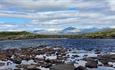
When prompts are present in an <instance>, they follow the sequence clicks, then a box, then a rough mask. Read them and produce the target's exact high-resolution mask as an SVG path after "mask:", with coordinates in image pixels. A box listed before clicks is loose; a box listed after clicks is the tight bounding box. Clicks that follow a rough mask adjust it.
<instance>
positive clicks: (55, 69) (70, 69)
mask: <svg viewBox="0 0 115 70" xmlns="http://www.w3.org/2000/svg"><path fill="white" fill-rule="evenodd" d="M74 69H75V67H74V66H73V65H71V64H58V65H54V66H52V67H51V68H50V70H74Z"/></svg>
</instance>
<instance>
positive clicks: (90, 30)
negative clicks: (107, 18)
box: [81, 27, 102, 33]
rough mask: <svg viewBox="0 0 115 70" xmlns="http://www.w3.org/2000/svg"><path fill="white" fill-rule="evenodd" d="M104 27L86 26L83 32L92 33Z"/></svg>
mask: <svg viewBox="0 0 115 70" xmlns="http://www.w3.org/2000/svg"><path fill="white" fill-rule="evenodd" d="M101 30H102V29H99V28H95V27H93V28H86V29H82V30H81V33H91V32H97V31H101Z"/></svg>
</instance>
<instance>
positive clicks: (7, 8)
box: [0, 0, 115, 31]
mask: <svg viewBox="0 0 115 70" xmlns="http://www.w3.org/2000/svg"><path fill="white" fill-rule="evenodd" d="M113 11H115V1H114V0H0V17H11V18H12V17H13V18H27V19H31V20H32V21H31V22H29V23H25V24H20V25H19V24H15V25H12V24H6V23H5V22H4V24H0V30H1V29H2V30H8V29H10V30H31V29H33V30H36V29H47V30H51V31H53V30H58V29H63V28H65V27H68V26H75V27H78V28H82V27H84V28H85V27H99V26H103V25H104V26H108V27H109V26H112V25H115V24H114V23H113V22H115V16H114V15H115V14H114V13H112V12H113ZM0 22H3V21H0Z"/></svg>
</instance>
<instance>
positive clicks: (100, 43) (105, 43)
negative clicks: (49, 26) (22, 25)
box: [0, 39, 115, 51]
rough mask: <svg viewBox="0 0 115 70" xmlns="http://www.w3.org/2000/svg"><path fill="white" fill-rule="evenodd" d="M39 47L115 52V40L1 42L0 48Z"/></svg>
mask: <svg viewBox="0 0 115 70" xmlns="http://www.w3.org/2000/svg"><path fill="white" fill-rule="evenodd" d="M39 45H48V46H63V47H73V48H79V49H82V48H85V49H87V48H100V49H103V50H111V51H115V39H29V40H6V41H0V48H12V47H15V48H19V47H37V46H39Z"/></svg>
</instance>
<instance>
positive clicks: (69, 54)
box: [0, 45, 115, 70]
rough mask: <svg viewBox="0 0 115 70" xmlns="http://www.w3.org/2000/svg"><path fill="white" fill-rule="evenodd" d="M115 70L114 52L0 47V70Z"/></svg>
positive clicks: (58, 47) (45, 47)
mask: <svg viewBox="0 0 115 70" xmlns="http://www.w3.org/2000/svg"><path fill="white" fill-rule="evenodd" d="M104 69H105V70H115V52H109V53H107V52H102V51H101V50H98V49H89V50H84V49H82V50H81V49H77V48H63V47H60V46H53V47H49V46H46V45H41V46H38V47H28V48H12V49H0V70H104Z"/></svg>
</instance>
